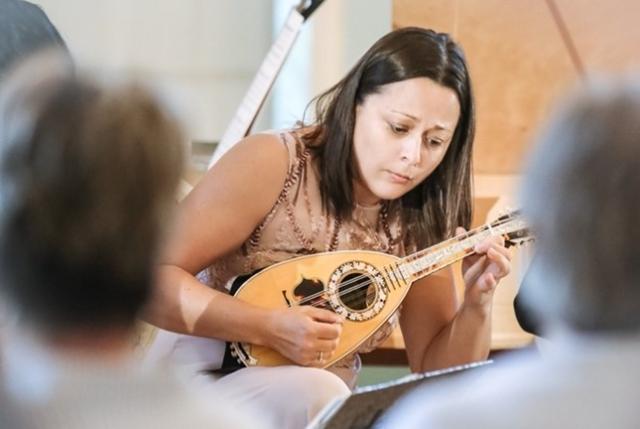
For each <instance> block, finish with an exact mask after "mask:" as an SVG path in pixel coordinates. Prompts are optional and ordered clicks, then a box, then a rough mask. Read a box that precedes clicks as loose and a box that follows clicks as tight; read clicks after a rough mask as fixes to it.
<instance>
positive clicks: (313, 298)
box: [221, 211, 533, 371]
mask: <svg viewBox="0 0 640 429" xmlns="http://www.w3.org/2000/svg"><path fill="white" fill-rule="evenodd" d="M495 235H500V236H502V237H504V240H505V245H506V246H507V247H509V246H514V245H520V244H523V243H525V242H528V241H531V240H533V237H532V236H531V235H530V233H529V229H528V227H527V224H526V223H525V221H524V220H523V219H522V218H521V216H520V214H519V212H517V211H514V212H511V213H508V214H506V215H503V216H501V217H499V218H498V219H496V220H495V221H493V222H491V223H488V224H485V225H483V226H480V227H478V228H475V229H473V230H470V231H468V232H466V233H464V234H462V235H458V236H456V237H453V238H451V239H449V240H446V241H443V242H441V243H439V244H436V245H434V246H431V247H429V248H427V249H424V250H421V251H418V252H416V253H414V254H411V255H409V256H406V257H404V258H399V257H397V256H393V255H388V254H385V253H382V252H376V251H365V250H344V251H334V252H325V253H317V254H314V255H308V256H302V257H298V258H293V259H289V260H287V261H284V262H280V263H278V264H274V265H272V266H270V267H267V268H265V269H262V270H260V271H259V272H257V273H254V274H250V275H247V276H243V277H238V278H237V279H236V280H235V281H234V284H233V286H232V288H231V293H232V294H233V295H234V296H235V297H237V298H238V299H241V300H243V301H246V302H249V303H252V304H254V305H260V306H263V307H266V308H271V309H277V308H286V307H293V306H296V305H313V306H315V307H320V308H325V309H328V310H331V311H334V312H335V313H337V314H339V315H341V316H342V317H343V319H344V323H343V327H342V334H341V337H340V342H339V344H338V346H337V348H336V350H335V352H334V354H333V355H332V357H331V359H330V360H327V361H326V362H325V363H324V367H328V366H331V365H332V364H334V363H335V362H337V361H339V360H340V359H342V358H343V357H345V356H347V355H348V354H349V353H352V352H354V351H356V350H357V349H358V347H359V346H360V345H361V344H362V343H363V342H365V341H366V340H367V339H368V338H369V337H370V336H371V335H373V334H374V333H375V332H376V331H377V330H378V329H379V328H380V327H381V326H382V325H383V324H384V323H385V322H386V321H387V320H388V319H389V318H390V317H391V316H392V315H393V313H394V312H395V311H396V310H397V309H398V307H399V306H400V304H401V303H402V300H403V299H404V297H405V296H406V295H407V292H408V291H409V287H410V286H411V284H412V283H413V282H415V281H416V280H418V279H420V278H423V277H425V276H428V275H429V274H432V273H434V272H436V271H438V270H440V269H442V268H444V267H447V266H449V265H451V264H453V263H454V262H456V261H459V260H461V259H462V258H464V257H465V256H467V255H470V254H472V253H474V251H473V249H474V247H475V246H476V245H477V244H479V243H480V242H482V241H483V240H485V239H486V238H487V237H489V236H495ZM293 364H294V363H293V362H292V361H290V360H289V359H287V358H286V357H284V356H282V355H281V354H279V353H278V352H277V351H275V350H273V349H271V348H268V347H264V346H257V345H253V344H249V343H244V342H228V343H227V350H226V353H225V359H224V363H223V367H222V369H221V370H222V371H233V370H234V369H238V368H242V367H245V366H278V365H293Z"/></svg>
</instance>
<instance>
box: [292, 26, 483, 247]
mask: <svg viewBox="0 0 640 429" xmlns="http://www.w3.org/2000/svg"><path fill="white" fill-rule="evenodd" d="M417 77H426V78H429V79H431V80H433V81H434V82H436V83H438V84H440V85H442V86H444V87H446V88H450V89H452V90H453V91H454V92H455V93H456V95H457V97H458V101H459V103H460V119H459V121H458V124H457V127H456V130H455V133H454V135H453V139H452V142H451V145H450V146H449V149H448V150H447V154H446V155H445V157H444V159H443V160H442V163H441V164H440V165H439V166H438V168H436V170H435V171H434V172H433V173H432V174H431V175H430V176H429V177H428V178H427V179H425V180H424V181H423V182H422V183H420V184H419V185H418V186H416V187H415V188H414V189H413V190H411V191H410V192H408V193H407V194H405V195H404V196H403V197H402V206H403V221H404V224H405V225H406V228H405V233H406V235H405V238H406V237H412V238H411V239H412V240H413V241H414V242H415V244H417V245H418V246H419V247H424V246H426V245H429V244H433V243H436V242H439V241H441V240H443V239H444V238H446V237H447V236H449V235H450V234H451V233H452V232H453V229H454V228H455V227H456V226H458V225H462V226H465V227H468V226H469V224H470V222H471V211H472V202H471V180H472V178H471V168H472V167H471V157H472V144H473V138H474V130H475V113H474V103H473V96H472V91H471V82H470V79H469V73H468V70H467V65H466V63H465V58H464V54H463V52H462V50H461V49H460V47H459V46H458V45H457V44H456V43H455V42H454V41H453V40H452V39H451V38H450V37H449V36H448V35H447V34H444V33H436V32H434V31H432V30H426V29H422V28H416V27H409V28H402V29H399V30H396V31H393V32H391V33H389V34H387V35H386V36H384V37H382V38H381V39H380V40H378V41H377V42H376V43H375V44H374V45H373V46H372V47H371V48H370V49H369V50H368V51H367V52H366V53H365V54H364V56H363V57H362V58H361V59H360V60H359V61H358V62H357V63H356V65H355V66H354V67H353V68H352V69H351V71H349V73H348V74H347V75H346V76H345V77H344V78H343V79H342V80H341V81H340V82H338V83H337V84H336V85H334V86H333V87H331V88H330V89H329V90H328V91H326V92H325V93H323V94H321V95H320V96H318V97H317V98H316V99H315V100H314V102H315V106H316V118H315V122H314V123H313V124H311V125H312V131H311V132H310V133H307V134H306V135H305V136H304V139H305V141H306V142H307V144H308V145H309V146H310V147H311V148H312V151H313V154H314V157H315V159H316V160H317V162H318V166H319V170H320V192H321V195H322V200H323V204H324V207H325V209H326V210H328V211H329V212H331V213H333V214H335V215H337V216H340V217H344V218H349V217H350V216H351V213H352V211H353V208H354V207H355V200H354V194H353V183H354V179H355V178H356V174H357V172H356V170H355V168H354V151H353V130H354V126H355V111H356V106H358V105H360V104H361V103H363V101H364V99H365V98H366V97H367V96H368V95H370V94H374V93H376V92H377V91H378V90H379V89H380V87H381V86H383V85H386V84H389V83H393V82H398V81H402V80H406V79H412V78H417Z"/></svg>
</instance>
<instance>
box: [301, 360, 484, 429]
mask: <svg viewBox="0 0 640 429" xmlns="http://www.w3.org/2000/svg"><path fill="white" fill-rule="evenodd" d="M490 363H492V361H490V360H488V361H482V362H474V363H470V364H467V365H459V366H454V367H450V368H446V369H442V370H438V371H429V372H425V373H422V374H410V375H407V376H405V377H401V378H399V379H397V380H393V381H390V382H387V383H380V384H376V385H373V386H366V387H360V388H357V389H355V390H354V391H353V393H352V394H351V395H350V396H348V397H346V398H340V399H337V400H335V401H334V402H332V403H331V404H329V405H328V406H327V407H326V408H324V409H323V410H322V411H321V412H320V413H319V414H318V415H317V416H316V417H315V418H314V419H313V420H312V421H311V423H309V425H307V427H306V429H343V428H350V429H366V428H372V427H374V425H375V423H376V422H377V421H378V419H379V417H380V416H381V415H382V414H384V413H385V412H386V411H387V410H388V409H389V408H390V407H391V406H392V405H393V404H394V403H395V402H396V401H397V400H398V398H400V397H401V396H403V395H405V394H406V393H408V392H409V391H410V390H413V389H415V388H416V387H418V386H422V385H424V384H425V383H431V382H434V381H441V380H443V379H446V378H449V377H451V376H455V375H458V374H460V373H461V372H464V371H467V370H469V369H474V368H479V367H484V366H486V365H487V364H490Z"/></svg>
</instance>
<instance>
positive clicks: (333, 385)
mask: <svg viewBox="0 0 640 429" xmlns="http://www.w3.org/2000/svg"><path fill="white" fill-rule="evenodd" d="M194 381H196V382H197V384H198V385H200V387H204V385H209V387H211V388H212V389H213V390H214V391H215V395H216V396H217V397H220V396H222V397H224V398H225V399H228V400H229V401H231V402H233V403H235V404H237V406H238V409H247V410H253V411H254V413H255V416H256V417H257V418H258V419H259V420H260V421H261V422H262V423H264V425H265V426H266V427H267V428H278V429H302V428H304V427H305V426H306V425H307V424H308V423H309V422H310V421H311V420H312V419H313V417H314V416H315V415H316V414H317V413H318V412H319V411H320V410H322V409H323V408H324V407H325V406H326V405H328V404H329V403H331V402H332V401H333V400H334V399H337V398H341V397H345V396H348V395H349V394H350V393H351V390H350V389H349V388H348V387H347V385H346V384H345V383H344V381H342V379H341V378H340V377H338V376H337V375H335V374H333V373H331V372H329V371H326V370H324V369H318V368H306V367H300V366H279V367H251V368H244V369H241V370H238V371H236V372H233V373H231V374H229V375H225V376H223V377H220V378H217V379H216V378H215V377H214V376H211V375H208V374H200V375H198V376H197V377H196V379H195V380H194Z"/></svg>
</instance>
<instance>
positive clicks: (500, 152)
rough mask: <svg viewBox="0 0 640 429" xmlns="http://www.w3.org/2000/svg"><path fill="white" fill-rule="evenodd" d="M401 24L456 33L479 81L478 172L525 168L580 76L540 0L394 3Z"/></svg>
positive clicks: (412, 0)
mask: <svg viewBox="0 0 640 429" xmlns="http://www.w3.org/2000/svg"><path fill="white" fill-rule="evenodd" d="M393 7H394V8H393V17H394V18H393V22H394V25H395V26H396V27H403V26H408V25H418V26H422V27H428V28H434V29H435V30H438V31H445V32H449V33H451V34H453V35H454V37H455V38H456V40H458V41H459V42H460V43H461V44H462V46H463V47H464V49H465V52H466V53H467V57H468V60H469V64H470V69H471V75H472V77H473V82H474V84H475V94H476V102H477V107H478V114H477V139H476V147H475V152H474V156H475V171H476V173H479V174H513V173H517V172H519V171H520V167H521V164H522V161H523V158H524V156H525V154H526V151H527V149H528V147H529V144H530V142H531V137H532V135H533V134H534V132H535V130H536V129H537V126H538V124H539V123H540V122H541V121H542V120H543V119H544V118H545V117H546V115H547V114H548V110H549V107H550V105H551V104H552V102H553V101H554V100H555V99H556V98H557V96H558V95H559V94H560V93H561V92H562V91H563V90H564V89H565V88H566V87H567V86H569V85H570V84H571V83H572V82H574V81H575V80H577V77H578V74H577V71H576V69H575V67H574V66H573V64H572V62H571V58H570V56H569V54H568V52H567V50H566V49H565V47H564V44H563V42H562V39H561V36H560V32H559V31H558V29H557V27H556V25H555V22H554V21H553V18H552V15H551V13H550V11H549V9H548V7H547V4H546V2H544V1H542V0H519V1H514V0H484V1H476V0H453V1H452V0H395V1H394V5H393Z"/></svg>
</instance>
